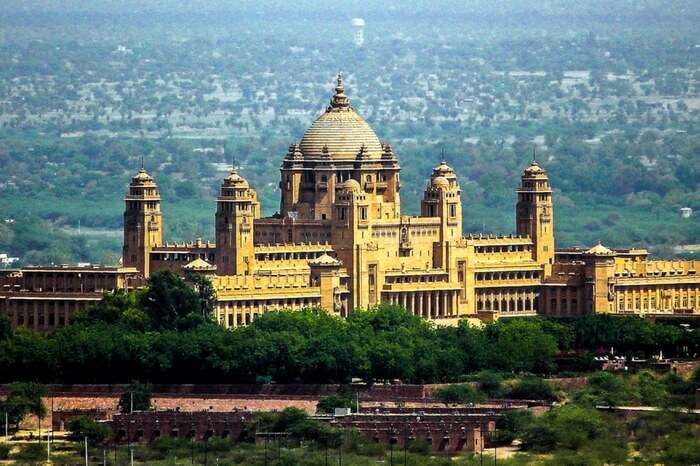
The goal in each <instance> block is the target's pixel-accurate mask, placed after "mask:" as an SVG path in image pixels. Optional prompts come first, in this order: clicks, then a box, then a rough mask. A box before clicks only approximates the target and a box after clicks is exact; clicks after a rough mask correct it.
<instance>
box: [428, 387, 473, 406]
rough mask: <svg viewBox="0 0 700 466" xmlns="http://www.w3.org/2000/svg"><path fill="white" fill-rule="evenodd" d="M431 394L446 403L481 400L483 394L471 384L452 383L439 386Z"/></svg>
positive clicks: (464, 402) (465, 402)
mask: <svg viewBox="0 0 700 466" xmlns="http://www.w3.org/2000/svg"><path fill="white" fill-rule="evenodd" d="M433 396H434V397H435V398H436V399H438V400H440V401H441V402H443V403H445V405H448V404H456V403H460V404H467V403H476V402H477V401H481V400H483V398H484V396H483V395H482V394H481V393H479V391H478V390H477V389H476V388H474V387H473V386H472V385H471V384H467V383H463V384H452V385H448V386H446V387H440V388H438V389H437V390H435V392H434V393H433Z"/></svg>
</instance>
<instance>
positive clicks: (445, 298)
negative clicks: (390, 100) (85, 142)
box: [0, 76, 700, 331]
mask: <svg viewBox="0 0 700 466" xmlns="http://www.w3.org/2000/svg"><path fill="white" fill-rule="evenodd" d="M400 171H401V169H400V166H399V160H398V158H397V156H396V154H395V153H394V151H393V149H392V147H391V146H390V145H389V144H388V143H382V142H380V140H379V138H378V137H377V135H376V134H375V133H374V131H373V130H372V128H370V126H369V125H368V124H367V123H366V122H365V120H363V119H362V117H361V116H360V115H359V114H358V113H357V112H356V111H355V109H354V108H353V107H352V106H351V105H350V101H349V99H348V97H347V96H346V95H345V88H344V85H343V81H342V79H341V77H340V76H338V80H337V85H336V87H335V94H334V95H333V97H332V98H331V100H330V103H329V105H328V107H327V108H326V110H325V112H324V113H323V114H322V115H321V116H320V117H318V119H317V120H316V121H315V122H314V123H313V124H312V125H311V127H310V128H309V129H308V130H307V131H306V133H305V134H304V136H303V137H302V139H301V141H300V142H299V143H298V144H292V145H291V146H289V150H288V152H287V154H286V156H285V157H284V160H283V161H282V166H281V169H280V172H281V179H280V184H279V186H280V190H281V202H280V210H279V212H278V213H277V214H276V215H274V216H273V217H266V218H264V217H261V212H260V204H259V202H258V197H257V194H256V191H255V189H254V188H253V187H251V186H250V185H249V183H248V182H247V181H246V180H245V178H243V177H242V176H241V174H239V173H238V172H237V171H235V170H233V171H231V173H230V174H229V175H228V176H227V177H226V178H225V179H224V180H223V181H222V184H221V188H220V191H219V195H218V198H217V203H216V206H217V207H216V212H215V213H213V214H214V215H213V217H214V218H213V220H214V223H215V238H214V242H213V243H212V242H208V241H207V242H203V241H201V240H197V241H194V242H190V243H169V242H166V241H165V239H164V222H165V221H167V219H164V218H163V216H162V213H161V197H160V193H159V190H158V185H157V183H156V180H155V179H154V178H153V177H152V176H151V175H150V174H148V173H147V172H146V171H145V170H144V169H143V168H142V169H141V170H140V171H139V172H138V173H137V174H136V175H135V176H134V177H133V178H132V180H131V183H130V185H129V187H128V191H127V194H126V198H125V210H124V246H123V258H122V266H121V267H115V268H105V267H27V268H23V269H17V270H8V271H3V272H0V312H4V313H6V314H7V315H8V316H9V317H10V319H11V321H12V323H13V325H15V326H27V327H31V328H34V329H36V330H43V331H48V330H50V329H52V328H54V327H56V326H60V325H63V324H65V323H66V322H68V320H69V319H70V316H71V314H72V313H73V312H75V311H76V310H78V309H81V308H83V307H84V306H86V305H87V304H89V303H92V302H96V301H99V299H100V298H101V296H102V293H104V292H109V291H113V290H118V289H132V288H136V287H140V286H144V285H145V283H146V280H147V278H148V277H149V276H150V275H151V274H152V273H154V272H156V271H159V270H171V271H173V272H175V273H178V274H181V275H182V276H184V277H187V276H188V275H189V274H193V273H201V274H205V275H207V276H209V277H210V279H211V281H212V283H213V285H214V287H215V289H216V294H217V309H216V319H217V320H218V321H219V322H220V323H221V325H224V326H226V327H237V326H241V325H247V324H249V323H250V322H252V321H253V320H254V319H255V318H256V316H258V315H260V314H262V313H264V312H266V311H270V310H274V309H301V308H304V307H322V308H324V309H326V310H327V311H329V312H333V313H336V314H338V315H340V316H347V315H348V314H349V313H351V312H353V310H355V309H366V308H371V307H373V306H376V305H378V304H380V303H393V304H397V305H401V306H403V307H405V308H406V309H408V311H410V312H411V313H413V314H415V315H419V316H422V317H424V318H425V319H429V320H432V321H435V322H437V323H440V324H446V325H451V324H456V323H457V322H458V321H459V320H460V319H463V318H473V319H480V320H482V321H490V320H495V319H498V318H504V317H509V316H535V315H538V314H542V315H554V316H575V315H582V314H587V313H596V312H597V313H610V314H639V315H644V316H651V317H659V316H683V317H692V316H700V277H698V275H697V270H698V268H699V267H700V261H655V260H648V258H647V252H646V251H645V250H642V249H626V250H611V249H608V248H606V247H604V246H603V245H600V244H599V245H597V246H594V247H592V248H590V249H587V250H586V249H561V250H557V249H555V237H554V202H553V199H552V188H551V185H550V180H549V178H548V176H547V173H546V171H545V170H544V169H543V168H542V167H540V166H539V165H538V163H537V162H536V161H534V160H533V162H532V163H531V164H530V165H529V166H528V167H527V168H525V169H524V171H523V174H522V178H521V182H520V186H518V187H517V190H516V192H517V205H516V225H515V231H516V234H514V235H507V236H498V235H483V234H481V235H467V236H465V235H464V234H463V232H462V202H461V190H460V185H459V178H458V176H457V173H455V171H454V170H453V169H452V168H450V167H449V166H448V165H447V164H446V163H445V162H441V163H440V164H438V165H437V166H436V167H435V168H434V169H433V171H432V173H429V174H426V175H428V180H427V183H426V186H425V190H424V194H423V199H422V201H421V206H420V215H419V216H408V215H404V214H403V213H402V212H401V197H400V192H401V179H400Z"/></svg>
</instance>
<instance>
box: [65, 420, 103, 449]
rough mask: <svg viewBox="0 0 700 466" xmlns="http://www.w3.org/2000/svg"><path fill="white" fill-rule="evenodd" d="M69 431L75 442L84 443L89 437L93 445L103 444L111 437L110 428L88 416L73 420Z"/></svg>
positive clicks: (69, 425)
mask: <svg viewBox="0 0 700 466" xmlns="http://www.w3.org/2000/svg"><path fill="white" fill-rule="evenodd" d="M68 430H69V431H70V438H71V439H72V440H73V441H76V442H82V441H83V440H84V439H85V438H86V437H87V439H88V443H89V444H91V445H95V444H101V443H102V442H104V441H105V439H107V437H108V436H109V427H107V426H106V425H105V424H103V423H100V422H97V421H95V420H94V419H90V418H89V417H86V416H80V417H77V418H75V419H71V420H70V422H69V423H68Z"/></svg>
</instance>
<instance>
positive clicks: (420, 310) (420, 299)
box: [416, 291, 424, 317]
mask: <svg viewBox="0 0 700 466" xmlns="http://www.w3.org/2000/svg"><path fill="white" fill-rule="evenodd" d="M416 295H417V296H418V312H417V314H418V315H419V316H421V317H423V315H424V314H423V292H422V291H419V292H418V293H416Z"/></svg>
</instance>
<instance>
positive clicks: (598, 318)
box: [0, 271, 700, 383]
mask: <svg viewBox="0 0 700 466" xmlns="http://www.w3.org/2000/svg"><path fill="white" fill-rule="evenodd" d="M202 282H203V283H206V279H202ZM198 289H199V291H195V290H194V289H193V288H190V287H189V285H187V284H186V283H185V281H184V280H183V279H181V278H180V277H178V276H177V275H175V274H173V273H172V272H167V271H165V272H158V273H155V274H154V275H153V276H152V277H151V279H150V280H149V286H148V288H145V289H143V290H138V291H132V292H129V293H123V292H117V293H115V294H107V295H106V296H105V299H104V300H103V301H102V302H100V303H98V304H96V305H93V306H91V307H89V308H87V309H86V310H85V311H80V312H79V313H77V314H76V315H75V316H74V318H72V319H71V322H70V324H69V325H67V326H66V327H63V328H59V329H57V330H56V331H54V332H52V333H49V334H41V333H35V332H31V331H29V330H26V329H24V328H15V329H14V330H13V329H11V327H10V325H9V322H8V321H7V320H6V318H5V317H4V316H3V317H2V318H0V319H3V320H1V321H0V323H1V324H0V329H2V330H1V331H0V382H10V381H13V380H33V381H38V382H45V383H48V382H58V383H124V382H128V381H129V380H130V379H140V380H149V381H151V382H162V383H250V382H270V381H275V382H279V383H286V382H302V383H347V382H350V380H351V379H352V378H353V377H358V378H361V379H363V380H364V381H366V382H370V383H371V382H375V381H390V380H394V379H400V380H402V381H403V382H405V383H431V382H457V381H459V380H461V378H462V377H463V376H466V375H467V374H470V373H473V372H476V371H480V370H483V369H493V370H497V371H505V372H512V373H535V374H541V375H547V374H552V373H554V372H555V371H556V370H557V366H556V360H555V356H556V355H557V354H558V353H561V352H566V351H570V350H575V351H577V353H578V354H579V356H578V359H577V360H576V362H575V365H576V367H577V368H578V369H580V370H583V371H585V370H589V369H591V368H592V367H594V362H593V361H592V355H593V354H594V352H596V351H598V350H599V349H604V350H610V349H611V348H614V351H615V352H616V354H626V355H628V356H643V357H650V356H652V355H656V354H659V352H660V351H663V354H664V355H666V356H681V357H683V356H697V355H698V354H700V332H690V331H685V330H683V329H682V328H681V327H678V326H675V325H669V324H662V323H651V322H649V321H646V320H643V319H641V318H637V317H625V318H616V317H612V316H605V315H591V316H586V317H582V318H578V319H572V320H547V319H504V320H500V321H498V322H496V323H493V324H488V325H485V326H483V327H474V326H470V325H469V324H467V322H466V321H463V322H462V323H461V324H460V325H458V326H456V327H440V326H436V325H435V324H433V323H431V322H429V321H426V320H424V319H422V318H421V317H419V316H413V315H411V314H409V313H408V312H406V311H405V310H404V309H402V308H400V307H398V306H391V305H386V304H383V305H381V306H379V307H377V308H375V309H369V310H366V311H364V312H363V311H360V312H354V313H352V314H350V315H349V316H348V317H347V318H341V317H338V316H335V315H332V314H329V313H327V312H325V311H323V310H316V309H308V310H304V311H300V312H284V311H281V312H275V311H271V312H268V313H264V314H261V315H259V316H258V317H257V319H255V320H254V321H253V322H252V324H251V325H249V326H246V327H239V328H235V329H226V328H224V327H222V326H220V325H218V324H217V323H215V322H213V321H212V320H211V319H210V318H209V316H210V315H211V310H212V299H211V290H210V288H209V287H206V286H202V284H200V286H198Z"/></svg>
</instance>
